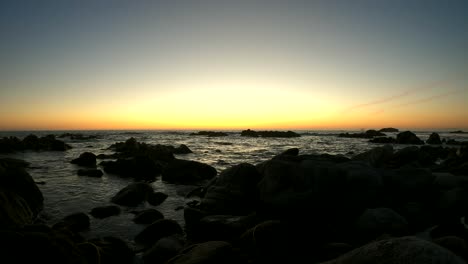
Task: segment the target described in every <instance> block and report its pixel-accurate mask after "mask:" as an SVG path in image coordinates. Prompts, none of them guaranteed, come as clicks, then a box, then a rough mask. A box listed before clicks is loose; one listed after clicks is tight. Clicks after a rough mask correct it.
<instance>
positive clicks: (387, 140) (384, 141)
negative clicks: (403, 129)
mask: <svg viewBox="0 0 468 264" xmlns="http://www.w3.org/2000/svg"><path fill="white" fill-rule="evenodd" d="M369 142H371V143H379V144H394V143H396V139H394V138H392V137H375V138H373V139H371V140H369Z"/></svg>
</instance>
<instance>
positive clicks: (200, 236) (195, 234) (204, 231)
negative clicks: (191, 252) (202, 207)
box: [187, 214, 259, 241]
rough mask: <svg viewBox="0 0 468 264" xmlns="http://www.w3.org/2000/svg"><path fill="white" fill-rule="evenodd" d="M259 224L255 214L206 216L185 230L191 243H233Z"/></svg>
mask: <svg viewBox="0 0 468 264" xmlns="http://www.w3.org/2000/svg"><path fill="white" fill-rule="evenodd" d="M258 223H259V219H258V217H257V216H256V215H255V214H251V215H246V216H233V215H208V216H205V217H203V218H201V219H200V220H199V221H198V222H197V223H196V224H195V225H192V226H191V227H192V228H190V229H187V233H189V237H190V239H191V240H192V241H210V240H222V241H234V240H236V239H238V238H239V237H240V236H241V235H242V234H243V233H244V232H246V231H247V230H248V229H249V228H252V227H254V226H255V225H257V224H258Z"/></svg>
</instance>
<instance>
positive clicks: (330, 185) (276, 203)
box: [0, 137, 468, 264]
mask: <svg viewBox="0 0 468 264" xmlns="http://www.w3.org/2000/svg"><path fill="white" fill-rule="evenodd" d="M410 138H411V137H410ZM127 143H128V144H127ZM139 144H140V143H137V142H134V141H132V140H130V141H128V142H126V143H125V144H123V145H119V147H118V148H120V149H122V148H123V149H127V148H129V149H130V150H122V151H123V152H126V151H129V152H127V153H133V154H128V155H130V156H129V157H126V158H135V157H141V156H139V155H143V154H142V153H146V156H145V155H143V157H145V159H150V160H151V161H154V162H158V164H160V165H161V167H162V171H163V180H168V179H173V182H176V183H179V182H183V183H185V182H191V181H190V180H193V179H195V181H192V182H199V181H200V180H209V181H208V182H207V183H206V184H205V185H204V186H201V187H199V188H198V189H197V191H193V192H191V193H190V195H189V197H191V198H193V196H198V197H197V198H199V201H197V200H194V201H191V202H188V203H187V205H186V206H185V208H184V219H185V224H181V223H178V222H176V221H175V220H173V219H167V218H166V217H165V216H164V215H162V214H161V213H160V212H158V211H157V210H144V211H136V212H135V214H136V216H135V218H134V219H133V220H132V219H130V220H129V223H128V225H143V229H142V231H141V232H140V233H139V234H138V235H136V236H135V237H134V241H133V242H135V244H136V245H137V248H135V249H132V248H130V247H129V245H127V243H126V242H125V241H122V240H121V239H119V238H116V237H99V238H90V239H86V238H84V236H83V235H82V234H81V232H83V231H86V230H89V229H92V228H93V226H92V225H90V219H89V217H88V216H87V215H88V214H87V213H79V212H77V213H76V214H73V215H70V216H68V217H66V218H65V219H63V220H61V221H60V222H59V223H57V224H56V225H54V226H52V227H49V226H45V225H42V224H38V223H37V222H35V216H36V215H37V214H38V212H40V210H41V208H42V194H41V193H40V191H39V190H38V189H37V186H35V183H34V181H32V178H31V177H30V176H29V174H27V172H26V171H24V166H26V163H24V162H22V161H17V160H0V176H1V177H0V180H1V181H2V185H1V187H0V194H1V196H0V198H1V200H0V201H1V204H0V205H1V208H0V209H1V211H0V212H1V216H2V217H1V218H0V219H1V220H2V222H1V224H2V226H1V228H0V233H1V234H0V242H1V243H2V245H6V246H5V247H0V257H2V258H16V260H17V261H16V262H13V263H31V262H32V261H34V262H36V261H43V262H44V263H83V264H84V263H122V264H123V263H128V264H134V263H141V261H144V263H161V264H162V263H177V264H181V263H184V264H187V263H199V264H204V263H240V264H241V263H242V264H243V263H245V264H247V263H251V264H252V263H254V264H256V263H259V264H260V263H262V264H263V263H322V264H338V263H345V264H347V263H384V264H387V263H388V264H390V263H416V264H419V263H447V264H458V263H466V260H467V254H466V250H465V249H467V248H468V246H467V239H468V230H467V228H466V227H465V223H466V222H465V219H467V218H466V217H467V213H468V211H467V210H466V208H468V195H467V194H468V180H467V179H468V170H467V168H468V166H467V164H468V147H455V148H447V147H442V146H408V147H406V148H403V149H400V150H397V151H395V150H394V149H393V147H392V146H390V145H384V146H379V147H376V148H374V149H372V150H369V151H367V152H364V153H360V154H358V155H355V156H354V157H352V158H347V157H344V156H341V155H329V154H300V151H299V149H297V148H294V149H289V150H285V151H284V152H283V153H280V154H278V155H277V156H274V157H272V158H271V159H269V160H266V161H263V162H261V163H259V164H248V163H242V164H237V165H234V166H231V167H230V168H227V169H225V170H223V171H222V172H221V173H220V174H219V175H218V174H217V172H216V170H214V171H213V169H214V168H213V169H212V168H210V167H209V166H208V165H206V164H199V163H196V162H194V161H188V160H179V159H175V158H173V159H170V160H166V161H164V160H162V159H156V158H155V157H159V156H158V155H159V154H160V153H159V154H156V153H153V151H156V152H158V151H159V150H154V149H153V147H148V146H146V145H139ZM140 146H143V147H141V148H142V149H143V152H139V151H138V150H137V149H139V148H140ZM136 153H138V154H136ZM165 153H166V152H165ZM169 153H170V152H169ZM132 155H137V156H132ZM142 166H144V164H143V165H142ZM166 173H168V174H166ZM169 175H170V176H169ZM170 177H173V178H170ZM5 186H8V188H7V187H5ZM153 196H154V197H153ZM166 198H167V195H165V194H163V193H159V192H154V190H153V188H152V186H151V185H150V184H148V183H147V182H136V183H132V184H130V185H129V186H127V187H125V188H124V189H122V190H121V191H119V192H118V193H117V194H116V195H115V196H114V197H113V198H112V200H111V202H113V203H116V204H118V205H119V206H117V205H112V206H103V207H102V208H101V207H100V208H98V209H96V208H95V209H94V210H95V211H100V212H99V213H102V215H101V214H100V215H99V216H96V215H95V213H96V212H90V213H89V214H91V215H92V216H93V215H95V217H98V218H101V217H113V215H115V214H118V213H119V212H120V208H121V207H135V206H139V205H141V204H142V203H145V202H149V201H150V200H152V203H153V204H155V205H157V204H160V203H162V202H164V200H165V199H166ZM127 209H128V208H125V210H127ZM130 209H132V208H130ZM93 221H101V220H99V219H93ZM2 263H3V262H2Z"/></svg>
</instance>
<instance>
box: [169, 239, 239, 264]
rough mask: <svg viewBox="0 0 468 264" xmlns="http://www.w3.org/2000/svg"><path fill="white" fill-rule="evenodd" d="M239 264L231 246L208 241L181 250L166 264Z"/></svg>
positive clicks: (225, 243) (226, 243)
mask: <svg viewBox="0 0 468 264" xmlns="http://www.w3.org/2000/svg"><path fill="white" fill-rule="evenodd" d="M209 263H225V264H235V263H239V259H238V256H237V255H236V254H235V253H234V250H233V247H232V246H231V244H229V243H228V242H225V241H208V242H205V243H200V244H195V245H192V246H190V247H188V248H185V249H183V250H182V251H181V252H180V254H178V255H177V256H175V257H174V258H172V259H170V260H169V261H168V262H167V264H209Z"/></svg>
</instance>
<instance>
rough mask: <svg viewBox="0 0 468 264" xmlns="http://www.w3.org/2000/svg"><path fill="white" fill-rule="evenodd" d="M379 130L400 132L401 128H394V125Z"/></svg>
mask: <svg viewBox="0 0 468 264" xmlns="http://www.w3.org/2000/svg"><path fill="white" fill-rule="evenodd" d="M379 132H384V133H385V132H389V133H392V132H399V130H398V129H397V128H393V127H386V128H382V129H380V130H379Z"/></svg>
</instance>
